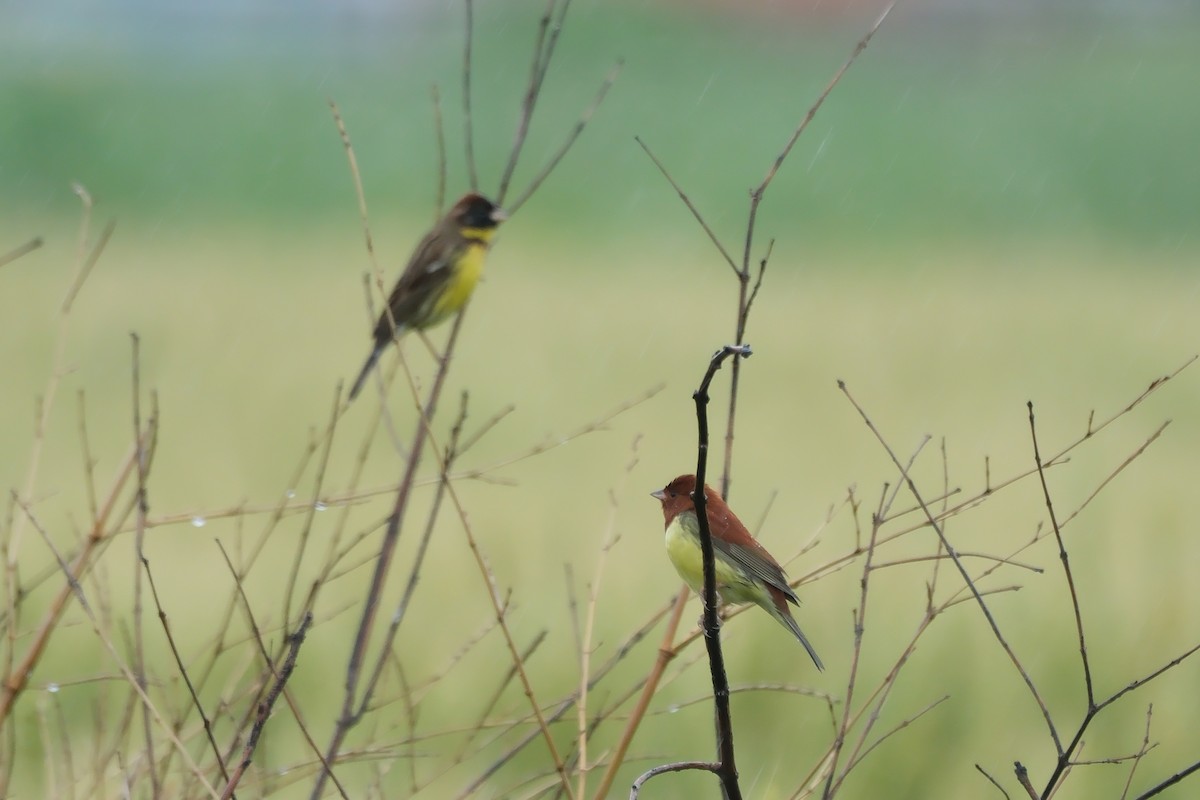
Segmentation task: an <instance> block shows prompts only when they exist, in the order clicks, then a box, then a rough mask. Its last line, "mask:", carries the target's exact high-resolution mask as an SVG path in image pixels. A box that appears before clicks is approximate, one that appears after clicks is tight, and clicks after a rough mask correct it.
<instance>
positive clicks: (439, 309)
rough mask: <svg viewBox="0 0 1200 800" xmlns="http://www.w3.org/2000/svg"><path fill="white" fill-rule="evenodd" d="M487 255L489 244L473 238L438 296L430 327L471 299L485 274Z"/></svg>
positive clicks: (455, 311)
mask: <svg viewBox="0 0 1200 800" xmlns="http://www.w3.org/2000/svg"><path fill="white" fill-rule="evenodd" d="M486 256H487V244H486V242H485V241H482V240H472V241H471V243H470V244H468V245H467V248H466V251H465V252H464V253H463V254H462V256H461V257H460V258H459V260H458V263H457V264H456V265H455V267H454V268H453V269H454V271H453V273H452V274H451V276H450V282H449V283H447V284H446V288H445V289H444V290H443V291H442V293H441V294H440V295H439V296H438V299H437V302H436V304H435V305H434V308H433V313H432V314H431V315H430V316H431V320H430V322H429V326H430V327H432V326H433V325H436V324H438V323H439V322H441V321H442V320H444V319H446V318H447V317H449V316H450V315H451V314H455V313H457V312H458V311H460V310H461V309H462V307H463V306H465V305H466V304H467V301H468V300H470V299H471V293H472V292H474V291H475V284H477V283H479V276H480V275H482V274H483V262H484V259H485V257H486Z"/></svg>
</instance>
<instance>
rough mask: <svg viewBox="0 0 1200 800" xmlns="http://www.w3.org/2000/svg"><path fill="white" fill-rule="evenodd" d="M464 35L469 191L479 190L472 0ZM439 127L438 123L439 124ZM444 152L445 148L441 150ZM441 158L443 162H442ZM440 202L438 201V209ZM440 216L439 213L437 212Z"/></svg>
mask: <svg viewBox="0 0 1200 800" xmlns="http://www.w3.org/2000/svg"><path fill="white" fill-rule="evenodd" d="M464 5H466V12H467V17H466V22H465V23H464V28H465V29H466V36H465V37H464V39H465V41H464V45H463V77H462V95H463V96H462V100H463V128H464V131H463V138H464V140H465V143H466V150H467V178H468V179H469V180H470V181H471V191H472V192H477V191H479V170H478V169H476V167H475V139H474V127H475V126H474V124H473V123H472V121H471V40H472V39H473V38H474V31H475V4H474V3H473V2H472V0H466V2H465V3H464ZM438 120H439V122H440V120H441V113H440V112H439V113H438ZM439 127H440V125H439ZM442 152H443V153H445V150H444V149H443V150H442ZM444 163H445V162H444V160H443V164H444ZM441 207H442V204H441V203H440V202H439V203H438V209H439V210H440V209H441ZM439 216H440V214H439Z"/></svg>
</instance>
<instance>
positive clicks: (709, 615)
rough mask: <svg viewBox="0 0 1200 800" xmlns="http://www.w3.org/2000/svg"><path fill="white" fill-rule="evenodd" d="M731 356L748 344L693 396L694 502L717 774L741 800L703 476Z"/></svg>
mask: <svg viewBox="0 0 1200 800" xmlns="http://www.w3.org/2000/svg"><path fill="white" fill-rule="evenodd" d="M730 356H734V357H735V361H734V363H735V364H736V363H737V361H736V357H741V358H749V357H750V348H749V346H745V345H741V346H739V345H726V346H725V347H723V348H721V349H720V350H718V351H717V352H716V353H715V354H714V355H713V357H712V359H711V360H710V361H709V364H708V371H707V372H705V374H704V379H703V380H702V381H701V382H700V388H699V389H697V390H696V392H695V393H694V394H693V395H692V399H693V400H695V402H696V427H697V431H698V442H697V447H696V452H697V455H696V491H695V493H694V494H693V495H692V502H693V503H694V504H695V506H696V520H697V522H698V523H699V525H700V552H701V556H702V558H703V561H704V644H705V647H706V648H707V649H708V662H709V669H710V671H711V672H712V681H713V701H714V704H715V706H716V717H717V760H718V762H719V763H720V767H719V769H718V770H717V775H718V777H720V779H721V785H722V786H723V787H724V790H725V796H726V797H727V798H728V800H738V798H740V797H741V789H740V788H739V786H738V774H737V765H736V763H735V761H734V748H733V720H732V717H731V716H730V713H729V677H728V676H727V675H726V674H725V655H724V653H722V652H721V629H720V625H721V621H720V618H719V617H718V615H717V573H716V561H715V554H714V552H713V543H712V532H711V531H710V530H709V527H708V510H707V504H706V502H705V497H704V476H705V472H706V471H707V468H708V401H709V396H708V387H709V385H710V384H711V383H712V379H713V376H715V375H716V373H717V370H718V369H720V368H721V364H722V363H723V362H724V361H725V359H727V358H729V357H730Z"/></svg>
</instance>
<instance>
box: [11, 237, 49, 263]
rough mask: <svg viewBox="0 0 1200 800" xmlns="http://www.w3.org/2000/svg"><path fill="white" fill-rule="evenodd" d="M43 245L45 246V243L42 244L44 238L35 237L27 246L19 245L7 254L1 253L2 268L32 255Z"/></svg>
mask: <svg viewBox="0 0 1200 800" xmlns="http://www.w3.org/2000/svg"><path fill="white" fill-rule="evenodd" d="M42 244H44V242H42V237H40V236H35V237H33V238H32V239H30V240H29V241H28V242H26V243H25V244H22V245H17V246H16V247H14V248H13V249H12V250H9V251H8V252H7V253H0V267H3V266H5V265H7V264H11V263H12V262H14V261H16V260H17V259H18V258H20V257H21V256H24V255H28V254H29V253H32V252H33V251H34V250H37V249H38V248H39V247H41V246H42Z"/></svg>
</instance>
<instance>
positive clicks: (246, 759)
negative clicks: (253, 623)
mask: <svg viewBox="0 0 1200 800" xmlns="http://www.w3.org/2000/svg"><path fill="white" fill-rule="evenodd" d="M312 621H313V615H312V612H311V611H310V612H306V613H305V614H304V616H303V618H302V619H301V620H300V627H299V628H297V629H296V632H295V633H293V634H290V635H289V636H288V650H287V656H286V657H285V658H284V659H283V664H282V665H280V667H279V669H278V670H276V669H275V667H274V665H272V666H271V671H272V672H274V673H275V682H274V683H273V684H271V690H270V691H269V692H267V696H266V698H265V699H264V700H263V701H262V702H261V703H259V704H258V710H257V712H256V714H255V717H254V727H252V728H251V729H250V736H249V737H247V739H246V746H245V747H243V748H242V758H241V760H240V761H239V762H238V765H237V767H236V768H235V769H234V771H233V775H232V776H230V778H229V780H228V782H227V783H226V784H225V789H224V791H222V792H221V800H229V799H230V798H232V797H233V791H234V789H236V788H237V785H238V782H239V781H240V780H241V779H242V775H244V774H245V772H246V769H247V768H248V767H249V766H250V761H251V759H252V758H253V757H254V750H255V748H257V747H258V739H259V737H260V736H261V735H262V732H263V728H265V727H266V725H267V719H268V718H270V716H271V710H272V709H273V708H274V707H275V702H276V701H277V700H278V699H279V695H280V694H281V693H282V692H283V687H284V686H286V685H287V682H288V678H290V677H292V671H293V670H295V668H296V657H297V656H298V655H300V645H302V644H304V637H305V636H306V635H307V634H308V628H309V626H310V625H312Z"/></svg>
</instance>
